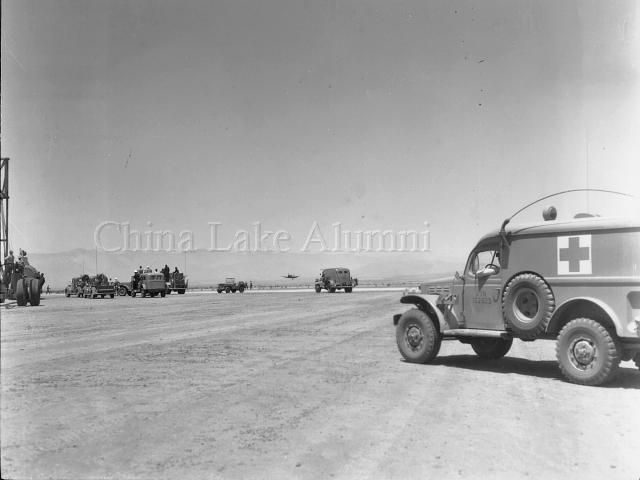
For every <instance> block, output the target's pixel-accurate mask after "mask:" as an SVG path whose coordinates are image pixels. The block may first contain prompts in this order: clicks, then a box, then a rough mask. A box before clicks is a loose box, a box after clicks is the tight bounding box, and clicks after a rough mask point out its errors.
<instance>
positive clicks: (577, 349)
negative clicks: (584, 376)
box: [571, 338, 596, 368]
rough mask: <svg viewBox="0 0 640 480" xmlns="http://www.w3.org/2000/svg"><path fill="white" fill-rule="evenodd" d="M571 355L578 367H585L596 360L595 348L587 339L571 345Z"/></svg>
mask: <svg viewBox="0 0 640 480" xmlns="http://www.w3.org/2000/svg"><path fill="white" fill-rule="evenodd" d="M571 354H572V356H573V358H574V359H575V362H574V364H575V363H576V362H577V364H578V365H577V366H578V367H583V368H584V367H587V366H589V365H591V364H592V363H593V361H594V360H595V358H596V347H595V345H594V344H593V343H592V342H590V341H589V340H587V339H584V338H581V339H579V340H577V341H576V342H575V343H574V344H573V348H572V349H571Z"/></svg>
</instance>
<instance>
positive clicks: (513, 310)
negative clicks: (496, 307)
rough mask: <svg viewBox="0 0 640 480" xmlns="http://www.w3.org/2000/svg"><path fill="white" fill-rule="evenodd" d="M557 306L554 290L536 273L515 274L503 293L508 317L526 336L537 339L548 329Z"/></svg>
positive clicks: (508, 321) (515, 327)
mask: <svg viewBox="0 0 640 480" xmlns="http://www.w3.org/2000/svg"><path fill="white" fill-rule="evenodd" d="M554 308H555V299H554V298H553V292H552V291H551V289H550V288H549V286H548V285H547V284H546V283H545V281H544V280H543V279H542V278H540V277H539V276H538V275H535V274H533V273H521V274H520V275H516V276H515V277H513V278H512V279H511V280H510V281H509V283H508V284H507V286H506V287H505V289H504V292H503V294H502V314H503V316H504V319H505V321H506V322H507V325H508V326H509V328H510V329H511V331H513V332H514V333H516V335H517V336H518V337H520V338H522V339H523V340H533V339H534V338H536V337H538V335H540V334H541V333H543V332H544V331H545V330H546V328H547V325H548V324H549V320H551V314H552V313H553V310H554Z"/></svg>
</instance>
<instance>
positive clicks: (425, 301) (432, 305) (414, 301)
mask: <svg viewBox="0 0 640 480" xmlns="http://www.w3.org/2000/svg"><path fill="white" fill-rule="evenodd" d="M438 297H439V296H438V295H423V294H420V293H412V294H411V295H405V296H403V297H402V298H401V299H400V303H407V304H410V305H415V306H416V307H418V308H419V309H420V310H422V311H423V312H425V313H426V314H427V315H429V317H431V319H432V320H436V319H437V321H438V327H439V329H440V332H443V331H445V330H447V329H448V328H449V327H448V326H447V323H446V322H445V321H444V315H442V312H441V311H440V309H439V308H438V304H437V301H438ZM398 318H399V317H398Z"/></svg>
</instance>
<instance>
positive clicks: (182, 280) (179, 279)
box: [167, 272, 189, 295]
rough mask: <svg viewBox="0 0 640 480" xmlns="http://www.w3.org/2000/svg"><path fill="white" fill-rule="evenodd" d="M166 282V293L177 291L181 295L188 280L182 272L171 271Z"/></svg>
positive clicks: (186, 286) (185, 288)
mask: <svg viewBox="0 0 640 480" xmlns="http://www.w3.org/2000/svg"><path fill="white" fill-rule="evenodd" d="M169 275H170V276H169V281H168V282H167V294H171V292H178V293H179V294H180V295H182V294H183V293H184V292H185V291H186V290H187V288H188V287H189V280H188V279H187V277H186V276H185V274H184V273H182V272H171V273H170V274H169Z"/></svg>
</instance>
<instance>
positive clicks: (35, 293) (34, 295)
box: [28, 278, 40, 307]
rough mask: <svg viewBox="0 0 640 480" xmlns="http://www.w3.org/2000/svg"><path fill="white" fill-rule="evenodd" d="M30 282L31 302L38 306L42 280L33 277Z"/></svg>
mask: <svg viewBox="0 0 640 480" xmlns="http://www.w3.org/2000/svg"><path fill="white" fill-rule="evenodd" d="M28 282H29V303H30V304H31V305H32V306H34V307H37V306H38V305H40V282H39V281H38V279H37V278H31V279H29V280H28Z"/></svg>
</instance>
